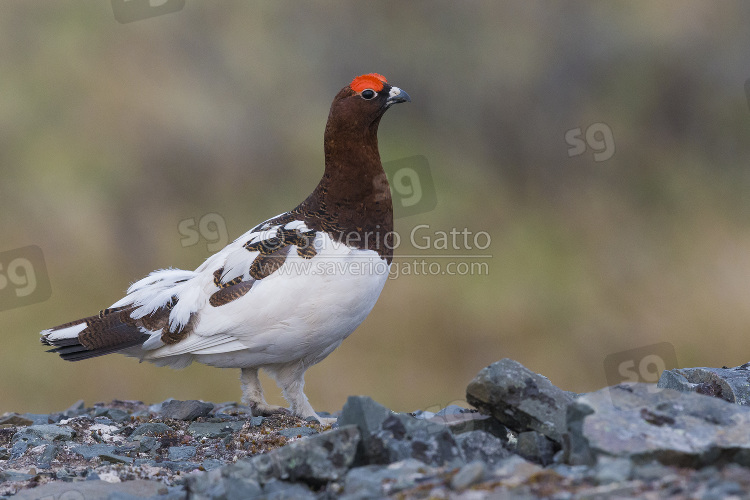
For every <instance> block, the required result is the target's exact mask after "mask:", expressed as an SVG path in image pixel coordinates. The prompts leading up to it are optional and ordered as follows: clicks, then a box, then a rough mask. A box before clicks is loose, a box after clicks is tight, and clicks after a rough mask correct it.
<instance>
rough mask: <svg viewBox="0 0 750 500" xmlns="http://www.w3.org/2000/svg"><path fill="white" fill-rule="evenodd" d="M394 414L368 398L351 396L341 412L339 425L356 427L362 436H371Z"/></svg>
mask: <svg viewBox="0 0 750 500" xmlns="http://www.w3.org/2000/svg"><path fill="white" fill-rule="evenodd" d="M392 414H393V412H392V411H391V410H389V409H388V408H386V407H385V406H383V405H381V404H380V403H377V402H375V401H373V399H372V398H369V397H367V396H349V398H347V400H346V403H344V408H343V409H342V410H341V416H340V417H339V419H338V424H339V425H340V426H341V427H344V426H345V425H356V426H357V427H358V428H359V432H360V433H362V436H363V437H364V436H369V435H370V434H372V433H374V432H375V431H377V430H380V426H381V424H382V423H383V421H384V420H385V419H386V418H388V417H389V416H391V415H392Z"/></svg>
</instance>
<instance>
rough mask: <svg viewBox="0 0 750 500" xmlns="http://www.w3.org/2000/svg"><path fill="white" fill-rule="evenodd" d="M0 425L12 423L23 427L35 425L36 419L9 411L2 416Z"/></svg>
mask: <svg viewBox="0 0 750 500" xmlns="http://www.w3.org/2000/svg"><path fill="white" fill-rule="evenodd" d="M0 425H12V426H15V427H22V426H26V425H34V421H33V420H31V419H30V418H26V417H24V416H22V415H19V414H18V413H7V414H5V415H3V416H2V417H0Z"/></svg>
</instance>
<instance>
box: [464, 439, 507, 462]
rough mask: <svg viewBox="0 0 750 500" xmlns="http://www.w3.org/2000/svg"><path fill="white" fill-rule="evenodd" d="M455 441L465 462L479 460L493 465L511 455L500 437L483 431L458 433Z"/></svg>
mask: <svg viewBox="0 0 750 500" xmlns="http://www.w3.org/2000/svg"><path fill="white" fill-rule="evenodd" d="M456 443H457V444H458V446H459V448H461V451H462V452H463V456H464V458H465V460H466V461H467V462H472V461H477V460H481V461H482V462H484V463H486V464H488V465H494V464H497V463H499V462H500V461H502V460H504V459H506V458H508V457H510V456H511V455H512V453H511V452H510V450H508V449H507V448H506V447H505V443H504V442H503V441H502V440H501V439H499V438H497V437H495V436H493V435H492V434H489V433H487V432H484V431H471V432H465V433H463V434H460V435H458V436H456Z"/></svg>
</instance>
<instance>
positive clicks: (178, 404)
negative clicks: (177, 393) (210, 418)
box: [159, 399, 214, 420]
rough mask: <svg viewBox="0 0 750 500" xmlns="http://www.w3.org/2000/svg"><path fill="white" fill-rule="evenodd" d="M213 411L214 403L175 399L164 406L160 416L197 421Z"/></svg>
mask: <svg viewBox="0 0 750 500" xmlns="http://www.w3.org/2000/svg"><path fill="white" fill-rule="evenodd" d="M213 409H214V405H213V403H204V402H203V401H196V400H189V401H178V400H176V399H173V400H171V401H167V402H165V403H163V404H162V406H161V409H160V411H159V414H160V415H161V416H162V417H164V418H172V419H175V420H195V419H196V418H199V417H205V416H206V415H208V414H209V413H211V410H213Z"/></svg>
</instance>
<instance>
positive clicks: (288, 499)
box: [228, 479, 316, 500]
mask: <svg viewBox="0 0 750 500" xmlns="http://www.w3.org/2000/svg"><path fill="white" fill-rule="evenodd" d="M263 497H264V498H265V499H266V500H298V499H299V500H306V499H315V498H316V496H315V494H314V493H313V492H312V491H310V489H309V488H307V487H306V486H304V485H302V484H299V483H288V482H286V481H279V480H278V479H272V480H271V481H269V482H268V483H266V484H265V485H263ZM228 498H241V497H228ZM244 498H247V497H244Z"/></svg>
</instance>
